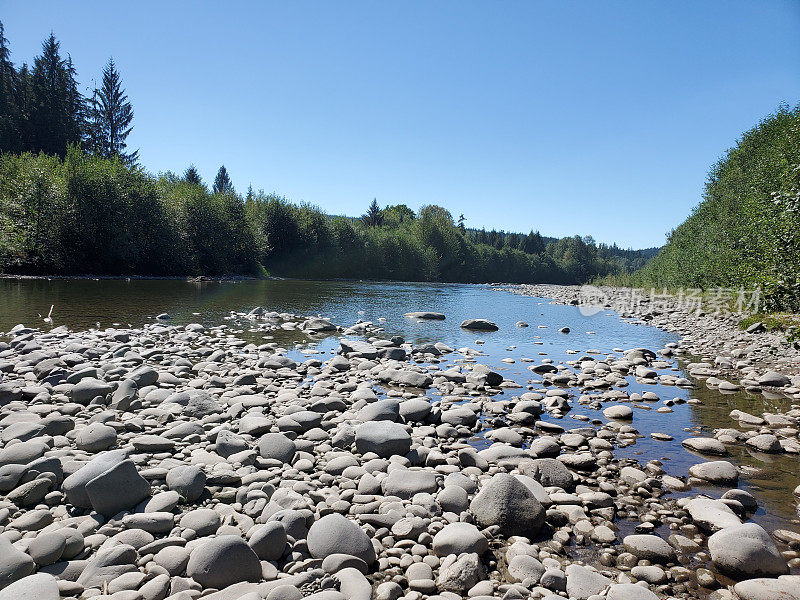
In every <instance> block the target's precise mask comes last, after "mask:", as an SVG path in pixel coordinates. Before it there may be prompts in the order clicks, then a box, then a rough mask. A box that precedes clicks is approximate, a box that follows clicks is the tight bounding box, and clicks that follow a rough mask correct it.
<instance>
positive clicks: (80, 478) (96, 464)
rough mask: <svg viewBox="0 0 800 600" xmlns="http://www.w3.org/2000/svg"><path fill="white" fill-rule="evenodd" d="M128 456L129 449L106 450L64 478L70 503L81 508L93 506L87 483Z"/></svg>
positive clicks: (64, 485)
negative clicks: (87, 491)
mask: <svg viewBox="0 0 800 600" xmlns="http://www.w3.org/2000/svg"><path fill="white" fill-rule="evenodd" d="M126 458H128V451H127V450H111V451H109V452H104V453H102V454H100V455H98V456H95V457H94V458H93V459H92V460H91V461H89V462H88V463H86V464H85V465H83V466H82V467H81V468H80V469H78V470H77V471H75V472H74V473H73V474H72V475H70V476H69V477H67V478H66V479H65V480H64V484H63V489H64V492H65V493H66V494H67V500H68V501H69V502H70V504H72V505H73V506H78V507H80V508H92V503H91V502H90V501H89V495H88V494H87V493H86V484H87V483H89V481H91V480H92V479H94V478H95V477H97V476H98V475H101V474H103V473H105V472H106V471H108V470H109V469H110V468H111V467H113V466H115V465H117V464H119V463H120V462H122V461H123V460H125V459H126Z"/></svg>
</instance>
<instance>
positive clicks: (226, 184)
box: [213, 165, 234, 194]
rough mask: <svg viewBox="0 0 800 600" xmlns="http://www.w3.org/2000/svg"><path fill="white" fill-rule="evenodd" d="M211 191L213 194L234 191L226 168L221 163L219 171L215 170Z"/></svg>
mask: <svg viewBox="0 0 800 600" xmlns="http://www.w3.org/2000/svg"><path fill="white" fill-rule="evenodd" d="M213 192H214V193H215V194H227V193H232V192H234V189H233V182H232V181H231V178H230V175H228V169H226V168H225V165H222V166H221V167H220V168H219V171H217V176H216V177H215V178H214V187H213Z"/></svg>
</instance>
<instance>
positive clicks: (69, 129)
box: [30, 33, 84, 156]
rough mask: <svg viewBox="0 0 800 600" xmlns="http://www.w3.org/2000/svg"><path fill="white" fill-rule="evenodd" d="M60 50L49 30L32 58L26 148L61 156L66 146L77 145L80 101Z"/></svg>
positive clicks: (80, 133) (71, 71) (81, 116)
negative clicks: (28, 144) (29, 135)
mask: <svg viewBox="0 0 800 600" xmlns="http://www.w3.org/2000/svg"><path fill="white" fill-rule="evenodd" d="M60 49H61V43H60V42H59V41H58V40H56V38H55V35H53V33H50V37H49V38H47V39H46V40H45V41H44V42H43V43H42V54H41V55H40V56H37V57H36V59H35V60H34V64H33V74H32V80H31V83H32V93H33V97H32V99H31V114H30V119H31V135H32V139H31V145H32V148H30V149H31V150H33V151H34V152H39V151H41V152H44V153H45V154H57V155H59V156H64V155H65V154H66V152H67V146H68V145H69V144H79V143H80V142H81V138H82V137H83V130H84V109H83V106H84V100H83V96H81V94H80V92H78V86H77V82H76V80H75V69H74V68H73V66H72V61H71V60H64V59H63V58H61V54H60Z"/></svg>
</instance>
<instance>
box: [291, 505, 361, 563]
mask: <svg viewBox="0 0 800 600" xmlns="http://www.w3.org/2000/svg"><path fill="white" fill-rule="evenodd" d="M306 543H307V545H308V551H309V553H310V554H311V556H313V557H314V558H322V559H324V558H325V557H327V556H330V555H331V554H341V553H346V554H351V555H352V556H357V557H358V558H360V559H361V560H363V561H364V562H366V563H367V564H368V565H371V564H372V563H374V562H375V549H374V548H373V547H372V542H370V539H369V537H368V536H367V534H366V533H364V530H363V529H361V527H359V526H358V525H357V524H356V523H355V522H354V521H351V520H350V519H348V518H346V517H343V516H342V515H340V514H338V513H332V514H330V515H326V516H324V517H322V518H321V519H319V520H317V521H315V522H314V524H313V525H311V527H310V528H309V530H308V537H307V538H306Z"/></svg>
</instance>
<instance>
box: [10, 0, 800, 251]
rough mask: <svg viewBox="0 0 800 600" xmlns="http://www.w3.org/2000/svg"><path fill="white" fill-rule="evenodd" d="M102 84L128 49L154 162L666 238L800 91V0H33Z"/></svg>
mask: <svg viewBox="0 0 800 600" xmlns="http://www.w3.org/2000/svg"><path fill="white" fill-rule="evenodd" d="M0 19H2V21H3V22H4V24H5V26H6V37H7V38H8V39H9V40H10V44H11V50H12V58H13V60H14V61H15V63H20V62H22V61H29V62H30V61H31V60H32V57H33V56H34V55H35V54H37V53H38V52H39V49H40V44H41V41H42V39H43V38H44V37H46V36H47V35H48V34H49V32H50V30H51V29H52V30H53V31H54V32H55V34H56V36H57V37H58V39H59V40H61V42H62V49H63V50H64V51H65V52H69V53H70V54H71V55H72V58H73V60H74V61H75V64H76V66H77V69H78V75H79V80H80V82H81V84H82V85H83V86H85V87H88V86H90V85H91V81H92V79H97V78H99V76H100V74H101V72H102V67H103V64H104V63H105V62H106V60H107V59H108V57H109V56H112V55H113V57H114V59H115V60H116V62H117V64H118V66H119V68H120V70H121V72H122V75H123V78H124V82H125V85H126V87H127V91H128V95H129V96H130V99H131V101H132V102H133V106H134V111H135V120H134V124H135V129H134V131H133V133H132V134H131V136H130V138H129V141H130V143H131V144H132V145H133V146H134V147H138V148H140V150H141V160H142V163H143V165H144V166H145V167H146V168H147V169H149V170H151V171H154V172H157V171H165V170H173V171H177V172H182V171H183V170H184V169H185V168H186V166H187V165H188V164H189V163H194V164H195V165H197V167H198V169H199V170H200V173H201V175H202V176H203V177H204V179H205V180H206V181H210V180H212V179H213V177H214V174H215V173H216V171H217V169H218V167H219V165H220V164H221V163H224V164H225V165H226V167H227V168H228V170H229V171H230V173H231V176H232V178H233V181H234V184H235V185H236V187H237V189H239V190H240V191H244V190H246V189H247V186H248V184H250V183H252V185H253V187H254V188H255V189H258V188H263V189H264V190H265V191H267V192H271V191H275V192H278V193H279V194H283V195H286V196H287V197H289V198H290V199H293V200H297V201H301V200H302V201H307V202H311V203H313V204H316V205H318V206H320V207H321V208H322V209H324V210H325V211H327V212H329V213H333V214H349V215H356V214H360V213H362V212H364V209H365V208H366V206H367V204H368V203H369V202H370V201H371V200H372V198H373V197H376V198H377V199H378V202H379V203H380V204H381V205H382V206H383V205H386V204H396V203H406V204H408V205H409V206H411V207H412V208H415V209H416V208H418V207H419V206H421V205H423V204H429V203H436V204H441V205H443V206H445V207H447V208H448V209H449V210H450V211H451V212H452V213H453V214H454V216H458V214H459V213H464V215H465V216H466V218H467V224H468V225H470V226H477V227H481V226H485V227H487V228H492V227H494V228H498V229H501V228H502V229H506V230H516V231H527V230H529V229H531V228H533V229H539V230H540V231H541V232H542V233H543V234H545V235H553V236H562V235H571V234H575V233H578V234H581V235H592V236H594V237H595V238H596V239H597V240H599V241H604V242H613V241H616V242H618V243H619V244H620V245H622V246H632V247H643V246H651V245H660V244H661V243H663V241H664V236H665V233H666V232H668V231H669V230H670V229H671V228H673V227H675V226H676V225H677V224H679V223H680V222H681V221H682V220H683V218H684V217H685V216H686V215H687V213H688V212H689V210H691V208H692V207H693V206H694V205H695V204H697V202H698V201H699V199H700V193H701V191H702V185H703V182H704V180H705V176H706V173H707V171H708V168H709V166H710V165H711V164H712V163H713V162H714V161H715V160H717V159H718V158H719V157H720V156H721V154H722V153H723V152H724V150H725V149H726V148H728V147H729V146H731V145H732V144H734V143H735V140H736V138H737V137H738V136H739V135H740V134H741V133H742V132H743V131H744V130H746V129H748V128H750V127H751V126H753V125H754V124H755V123H756V122H757V121H758V120H759V119H760V118H761V117H763V116H764V115H766V114H767V113H769V112H771V111H773V110H774V109H775V108H776V107H777V106H778V105H779V103H781V102H787V103H789V104H796V103H797V102H798V101H800V1H798V0H795V1H791V2H790V1H780V0H770V1H768V2H752V1H748V2H736V1H733V2H732V1H728V0H726V1H720V2H710V1H704V2H675V1H664V2H651V1H647V0H631V1H630V2H609V1H605V0H604V1H603V2H550V1H548V2H533V1H527V2H512V1H504V2H472V1H467V2H463V1H458V2H455V1H454V2H442V1H423V2H412V1H403V2H399V1H397V2H383V1H380V2H379V1H373V2H354V1H347V2H328V1H325V2H301V1H298V2H280V3H277V2H276V3H273V2H269V3H267V2H252V3H244V2H208V3H178V2H172V1H163V0H162V1H160V2H147V1H137V2H129V3H124V4H123V3H116V2H111V3H110V2H107V1H104V2H63V1H60V2H47V1H41V0H37V1H36V2H24V1H16V0H15V1H13V2H9V1H7V0H0Z"/></svg>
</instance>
